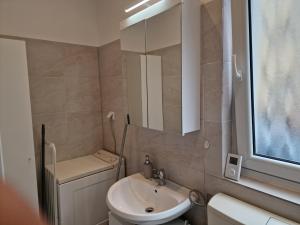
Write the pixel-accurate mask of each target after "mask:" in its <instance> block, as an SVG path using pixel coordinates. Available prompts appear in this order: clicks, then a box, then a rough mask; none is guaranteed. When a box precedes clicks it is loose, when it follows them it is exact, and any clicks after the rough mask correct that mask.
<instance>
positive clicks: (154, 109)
mask: <svg viewBox="0 0 300 225" xmlns="http://www.w3.org/2000/svg"><path fill="white" fill-rule="evenodd" d="M181 10H182V5H177V6H175V7H173V8H171V9H169V10H167V11H165V12H163V13H161V14H158V15H156V16H153V17H151V18H149V19H147V20H146V24H147V26H146V27H147V30H146V55H147V58H149V60H147V62H149V63H147V71H148V73H147V81H148V82H147V89H148V115H149V121H151V124H150V123H149V128H152V129H156V130H163V131H167V132H169V133H180V134H181V133H182V113H181V112H182V100H181V99H182V96H181V93H182V88H181V83H182V82H181V81H182V72H181V63H182V56H181V55H182V54H181V49H182V44H181ZM154 59H156V60H154ZM158 59H159V60H160V62H158ZM154 61H155V63H154ZM158 79H161V81H160V82H159V80H158ZM149 81H150V82H149ZM159 111H160V112H159ZM150 115H153V116H152V117H151V118H150ZM160 115H161V116H160ZM150 119H151V120H150ZM153 124H154V125H153ZM151 125H152V126H151Z"/></svg>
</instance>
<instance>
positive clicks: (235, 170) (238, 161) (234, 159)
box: [225, 153, 242, 181]
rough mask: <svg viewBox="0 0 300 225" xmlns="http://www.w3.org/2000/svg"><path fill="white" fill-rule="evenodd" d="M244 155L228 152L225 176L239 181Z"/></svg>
mask: <svg viewBox="0 0 300 225" xmlns="http://www.w3.org/2000/svg"><path fill="white" fill-rule="evenodd" d="M241 167H242V156H241V155H236V154H231V153H228V155H227V162H226V169H225V177H227V178H229V179H232V180H236V181H238V180H239V179H240V175H241Z"/></svg>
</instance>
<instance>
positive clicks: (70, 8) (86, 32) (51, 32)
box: [0, 0, 115, 46]
mask: <svg viewBox="0 0 300 225" xmlns="http://www.w3.org/2000/svg"><path fill="white" fill-rule="evenodd" d="M98 2H102V1H101V0H26V1H24V0H0V34H3V35H12V36H19V37H26V38H37V39H44V40H51V41H59V42H67V43H74V44H82V45H91V46H99V42H102V41H101V40H100V37H99V27H98V15H99V12H98V8H97V5H98ZM113 2H115V1H113ZM103 19H104V18H103ZM108 20H110V17H108V18H106V20H105V22H107V21H108ZM99 40H100V41H99Z"/></svg>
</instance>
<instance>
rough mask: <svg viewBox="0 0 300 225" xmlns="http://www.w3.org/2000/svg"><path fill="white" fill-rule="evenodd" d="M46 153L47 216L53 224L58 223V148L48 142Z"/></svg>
mask: <svg viewBox="0 0 300 225" xmlns="http://www.w3.org/2000/svg"><path fill="white" fill-rule="evenodd" d="M47 147H48V148H46V153H45V161H46V162H45V164H46V165H45V167H46V168H45V182H46V183H45V191H46V193H45V198H46V199H45V200H46V217H47V220H48V223H49V224H51V225H57V224H58V213H57V212H58V208H57V185H56V148H55V145H54V144H53V143H47Z"/></svg>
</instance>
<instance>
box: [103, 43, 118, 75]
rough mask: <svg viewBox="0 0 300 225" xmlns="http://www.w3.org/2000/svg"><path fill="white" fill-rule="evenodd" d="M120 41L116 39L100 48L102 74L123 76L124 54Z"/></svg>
mask: <svg viewBox="0 0 300 225" xmlns="http://www.w3.org/2000/svg"><path fill="white" fill-rule="evenodd" d="M120 49H121V45H120V41H119V40H117V41H114V42H112V43H109V44H107V45H104V46H102V47H100V49H99V62H100V63H99V65H100V73H101V76H122V64H121V60H122V54H121V51H120Z"/></svg>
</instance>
